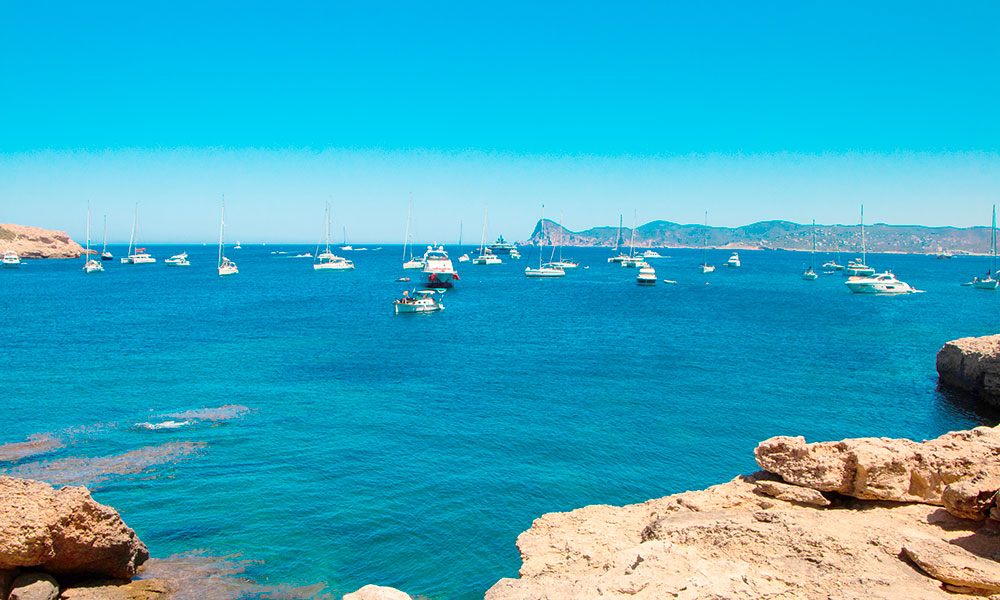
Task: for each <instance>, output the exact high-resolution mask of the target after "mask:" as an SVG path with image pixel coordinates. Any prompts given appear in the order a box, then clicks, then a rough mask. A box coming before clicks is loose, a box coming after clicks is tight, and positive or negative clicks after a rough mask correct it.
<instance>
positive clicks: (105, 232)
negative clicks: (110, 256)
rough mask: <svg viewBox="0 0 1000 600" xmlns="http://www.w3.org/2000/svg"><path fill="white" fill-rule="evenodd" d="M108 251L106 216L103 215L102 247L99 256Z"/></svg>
mask: <svg viewBox="0 0 1000 600" xmlns="http://www.w3.org/2000/svg"><path fill="white" fill-rule="evenodd" d="M107 251H108V215H104V246H102V247H101V256H104V253H105V252H107Z"/></svg>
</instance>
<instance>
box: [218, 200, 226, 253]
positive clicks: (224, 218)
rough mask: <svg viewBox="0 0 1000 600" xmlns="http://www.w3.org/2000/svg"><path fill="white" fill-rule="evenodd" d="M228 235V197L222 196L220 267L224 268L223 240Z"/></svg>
mask: <svg viewBox="0 0 1000 600" xmlns="http://www.w3.org/2000/svg"><path fill="white" fill-rule="evenodd" d="M225 233H226V195H225V194H223V195H222V219H221V220H220V221H219V266H220V267H221V266H222V239H223V237H224V236H225Z"/></svg>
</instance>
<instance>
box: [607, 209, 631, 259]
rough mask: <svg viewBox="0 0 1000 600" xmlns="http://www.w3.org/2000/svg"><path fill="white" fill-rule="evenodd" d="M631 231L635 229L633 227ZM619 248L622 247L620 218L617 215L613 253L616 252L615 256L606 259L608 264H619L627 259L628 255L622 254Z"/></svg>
mask: <svg viewBox="0 0 1000 600" xmlns="http://www.w3.org/2000/svg"><path fill="white" fill-rule="evenodd" d="M632 229H635V227H633V228H632ZM621 247H622V216H621V215H620V214H619V215H618V237H616V238H615V252H617V254H616V255H614V256H612V257H611V258H609V259H608V262H609V263H620V262H622V261H623V260H625V259H627V258H628V255H627V254H625V253H624V252H622V250H621Z"/></svg>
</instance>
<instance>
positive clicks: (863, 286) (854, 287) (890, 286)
mask: <svg viewBox="0 0 1000 600" xmlns="http://www.w3.org/2000/svg"><path fill="white" fill-rule="evenodd" d="M845 283H846V285H847V287H848V288H849V289H850V290H851V291H852V292H854V293H855V294H912V293H913V292H914V291H916V290H914V289H913V288H912V287H910V286H909V284H906V283H903V282H901V281H900V282H897V283H873V282H868V281H847V282H845Z"/></svg>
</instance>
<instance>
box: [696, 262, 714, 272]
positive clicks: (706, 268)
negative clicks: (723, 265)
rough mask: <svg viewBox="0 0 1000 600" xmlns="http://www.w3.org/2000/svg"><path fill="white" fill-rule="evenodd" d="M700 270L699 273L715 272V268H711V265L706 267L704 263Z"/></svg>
mask: <svg viewBox="0 0 1000 600" xmlns="http://www.w3.org/2000/svg"><path fill="white" fill-rule="evenodd" d="M700 268H701V272H702V273H711V272H712V271H714V270H715V266H713V265H706V264H704V263H702V264H701V265H700Z"/></svg>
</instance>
